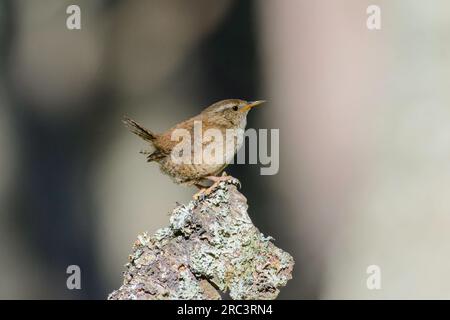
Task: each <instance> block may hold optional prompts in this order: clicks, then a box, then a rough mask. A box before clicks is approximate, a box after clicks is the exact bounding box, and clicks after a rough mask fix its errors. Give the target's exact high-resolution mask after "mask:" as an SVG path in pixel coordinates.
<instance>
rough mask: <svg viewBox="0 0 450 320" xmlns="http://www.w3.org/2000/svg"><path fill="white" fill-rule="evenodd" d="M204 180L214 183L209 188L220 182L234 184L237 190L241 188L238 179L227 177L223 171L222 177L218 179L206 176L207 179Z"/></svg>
mask: <svg viewBox="0 0 450 320" xmlns="http://www.w3.org/2000/svg"><path fill="white" fill-rule="evenodd" d="M206 179H208V180H211V181H213V182H214V184H213V185H212V186H211V187H213V186H217V185H218V184H219V183H221V182H222V181H225V182H229V183H231V184H234V185H235V186H238V187H239V188H240V187H241V182H240V181H239V180H238V179H236V178H235V177H232V176H229V175H228V174H227V173H226V172H225V171H224V172H223V173H222V175H221V176H220V177H216V176H208V177H206ZM211 187H210V188H211Z"/></svg>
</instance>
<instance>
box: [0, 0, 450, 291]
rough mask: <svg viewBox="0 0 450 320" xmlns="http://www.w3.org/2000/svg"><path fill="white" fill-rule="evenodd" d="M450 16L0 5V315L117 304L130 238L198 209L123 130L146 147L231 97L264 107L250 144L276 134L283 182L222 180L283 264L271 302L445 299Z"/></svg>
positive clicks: (302, 0)
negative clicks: (264, 132) (52, 305)
mask: <svg viewBox="0 0 450 320" xmlns="http://www.w3.org/2000/svg"><path fill="white" fill-rule="evenodd" d="M70 4H77V5H79V6H80V8H81V25H82V28H81V30H68V29H67V28H66V19H67V17H68V14H66V8H67V6H69V5H70ZM371 4H376V5H379V6H380V7H381V17H382V27H381V30H376V31H373V30H372V31H371V30H368V29H367V27H366V20H367V17H368V16H367V14H366V9H367V7H368V6H369V5H371ZM449 16H450V3H449V2H448V1H445V0H435V1H433V5H430V4H428V3H426V2H424V1H419V0H396V1H387V0H377V1H365V0H343V1H339V2H338V1H332V2H330V1H326V0H264V1H262V0H253V1H250V0H249V1H236V0H215V1H209V0H190V1H185V0H128V1H124V0H122V1H121V0H103V1H102V0H89V1H88V0H85V1H75V0H74V1H61V0H40V1H31V0H15V1H12V0H9V1H8V0H0V298H2V299H13V298H25V299H50V298H51V299H105V298H106V296H107V294H108V293H109V292H111V291H112V290H114V289H116V288H118V287H119V286H120V284H121V282H122V275H121V272H122V271H123V270H124V264H125V263H126V262H127V256H128V254H129V252H130V248H131V245H132V243H133V242H134V241H135V238H136V236H137V234H138V233H140V232H142V231H145V230H147V231H149V232H150V233H154V232H155V231H156V230H157V229H158V228H160V227H163V226H165V225H167V223H168V213H169V212H170V211H171V210H172V209H173V208H174V207H175V202H176V201H178V202H187V201H188V200H189V199H190V198H191V196H192V194H193V193H194V192H196V190H195V189H194V188H186V187H183V186H178V185H175V184H174V183H172V181H171V180H170V179H169V178H168V177H167V176H164V175H162V174H161V173H160V172H159V169H158V167H157V166H156V165H154V164H150V165H149V164H147V163H146V162H145V159H144V157H143V156H142V155H139V153H138V152H139V150H140V149H142V148H143V147H144V144H143V143H142V142H141V141H139V139H137V138H136V137H134V136H133V135H131V134H130V133H129V132H127V130H126V129H125V128H124V127H123V125H122V123H121V119H122V117H123V115H128V116H130V117H132V118H134V119H136V120H138V121H139V122H141V123H143V124H145V125H146V126H147V127H148V128H151V129H152V130H154V131H157V132H158V131H162V130H164V129H166V128H168V127H169V126H171V125H173V124H175V123H177V122H179V121H181V120H184V119H185V118H188V117H190V116H192V115H195V114H197V113H198V112H200V111H201V110H202V109H203V108H204V107H206V106H207V105H209V104H211V103H213V102H215V101H218V100H221V99H225V98H242V99H247V100H256V99H265V100H268V101H269V102H268V103H267V104H266V105H265V106H264V107H263V108H261V109H258V110H257V111H254V112H252V113H251V114H250V115H249V123H248V127H251V128H256V129H260V128H267V129H280V171H279V173H278V174H277V175H273V176H261V175H260V171H259V170H260V165H232V166H231V167H229V169H227V171H228V172H229V173H230V174H232V175H234V176H235V177H237V178H238V179H240V180H241V182H242V183H243V189H242V190H243V193H244V194H245V195H246V196H247V198H248V202H249V205H250V208H249V213H250V216H251V217H252V219H253V222H254V224H255V225H256V226H257V227H258V228H259V229H260V230H261V231H262V232H263V233H264V234H266V235H271V236H273V237H274V238H275V239H276V241H275V244H276V245H277V246H279V247H280V248H282V249H284V250H286V251H288V252H289V253H291V254H292V255H293V256H294V259H295V261H296V265H295V269H294V277H293V279H292V280H291V281H290V282H289V283H288V285H287V287H285V288H282V289H281V294H280V296H279V297H280V298H283V299H348V298H358V299H377V298H388V299H389V298H450V276H449V275H448V270H449V268H450V257H449V252H450V197H449V194H450V125H449V123H450V90H448V88H449V86H450V60H449V57H450V41H449V38H450V19H448V17H449ZM72 264H76V265H79V266H80V268H81V274H82V280H81V286H82V289H81V290H68V289H67V287H66V279H67V277H68V275H67V274H66V268H67V266H68V265H72ZM373 264H375V265H378V266H379V267H380V269H381V276H382V278H381V286H382V287H381V289H380V290H368V288H367V286H366V280H367V277H368V274H367V273H366V269H367V267H368V266H369V265H373Z"/></svg>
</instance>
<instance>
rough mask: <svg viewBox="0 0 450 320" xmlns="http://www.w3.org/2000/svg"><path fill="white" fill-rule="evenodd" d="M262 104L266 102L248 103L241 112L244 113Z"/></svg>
mask: <svg viewBox="0 0 450 320" xmlns="http://www.w3.org/2000/svg"><path fill="white" fill-rule="evenodd" d="M264 102H266V100H258V101H252V102H249V103H248V104H247V105H246V106H244V107H243V108H242V109H241V111H242V112H244V111H247V110H250V109H251V108H253V107H256V106H259V105H260V104H263V103H264Z"/></svg>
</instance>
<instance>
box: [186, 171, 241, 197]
mask: <svg viewBox="0 0 450 320" xmlns="http://www.w3.org/2000/svg"><path fill="white" fill-rule="evenodd" d="M205 179H207V180H210V181H212V182H214V183H213V184H212V185H211V186H210V187H208V188H205V187H203V186H202V185H200V184H196V185H195V186H196V187H198V188H200V190H199V191H198V192H197V193H196V194H195V195H194V199H196V200H198V199H199V198H200V197H202V196H203V197H205V196H207V195H209V194H211V193H212V192H213V191H214V190H215V189H216V188H217V186H218V185H219V183H221V182H222V181H229V182H231V183H232V184H234V185H238V186H239V187H241V182H240V181H239V180H238V179H236V178H234V177H232V176H229V175H227V173H226V172H225V171H224V172H223V173H222V175H221V176H219V177H217V176H207V177H205Z"/></svg>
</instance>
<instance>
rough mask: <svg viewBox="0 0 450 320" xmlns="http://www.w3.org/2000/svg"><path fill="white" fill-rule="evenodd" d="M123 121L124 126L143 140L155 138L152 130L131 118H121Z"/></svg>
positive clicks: (150, 140) (151, 140)
mask: <svg viewBox="0 0 450 320" xmlns="http://www.w3.org/2000/svg"><path fill="white" fill-rule="evenodd" d="M123 123H124V124H125V126H127V128H128V129H130V131H131V132H133V133H134V134H135V135H138V136H139V137H141V138H142V139H144V140H145V141H149V142H153V140H155V139H156V135H155V134H154V133H153V132H151V131H150V130H148V129H146V128H144V127H143V126H141V125H140V124H139V123H137V122H136V121H134V120H133V119H130V118H127V117H125V118H124V119H123Z"/></svg>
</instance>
